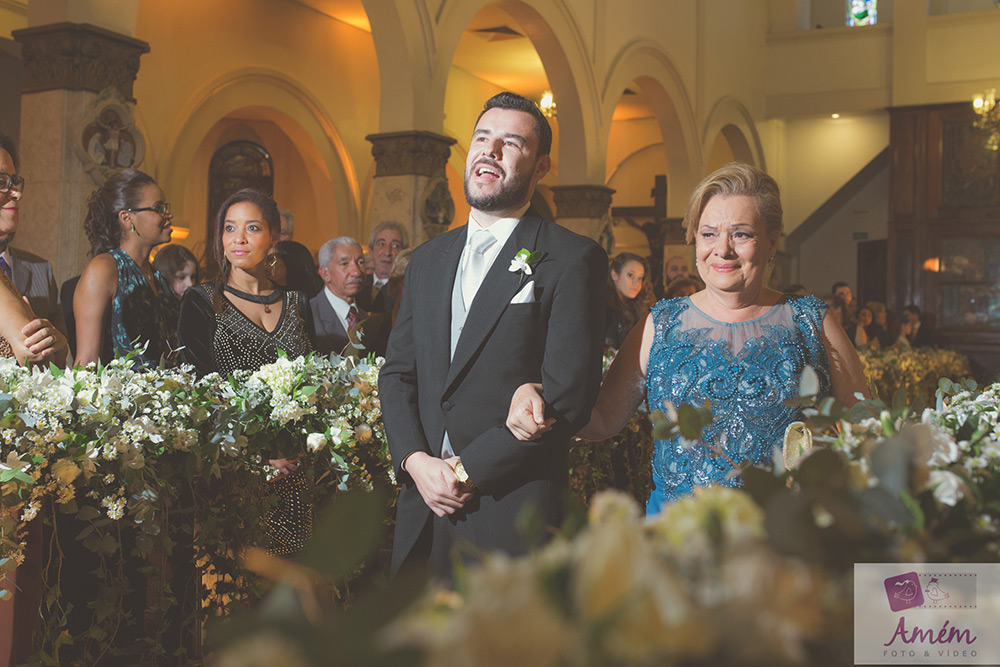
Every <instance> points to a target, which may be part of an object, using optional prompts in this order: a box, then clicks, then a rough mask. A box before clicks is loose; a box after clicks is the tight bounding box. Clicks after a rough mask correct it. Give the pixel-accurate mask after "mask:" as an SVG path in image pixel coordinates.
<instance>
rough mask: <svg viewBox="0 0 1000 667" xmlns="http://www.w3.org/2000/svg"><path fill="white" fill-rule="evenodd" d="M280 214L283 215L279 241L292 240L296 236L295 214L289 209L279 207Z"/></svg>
mask: <svg viewBox="0 0 1000 667" xmlns="http://www.w3.org/2000/svg"><path fill="white" fill-rule="evenodd" d="M278 215H280V216H281V231H280V232H279V233H278V240H279V241H291V240H292V237H293V236H295V216H294V215H292V212H291V211H289V210H288V209H284V208H279V209H278Z"/></svg>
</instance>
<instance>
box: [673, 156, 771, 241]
mask: <svg viewBox="0 0 1000 667" xmlns="http://www.w3.org/2000/svg"><path fill="white" fill-rule="evenodd" d="M716 195H723V196H727V197H731V196H737V195H740V196H745V197H753V198H754V200H755V201H756V202H757V215H758V217H759V218H760V219H761V220H763V221H764V225H765V226H766V227H767V233H768V234H769V235H771V236H773V237H774V238H775V239H777V238H778V237H779V236H781V227H782V225H781V215H782V213H781V191H780V189H779V188H778V183H777V182H776V181H775V180H774V179H773V178H771V177H770V176H768V175H767V174H765V173H764V172H763V171H761V170H760V169H758V168H757V167H755V166H753V165H750V164H745V163H743V162H730V163H729V164H727V165H726V166H724V167H720V168H719V169H716V170H715V171H713V172H712V173H711V174H709V175H708V176H707V177H705V180H703V181H702V182H701V183H699V184H698V187H697V188H695V189H694V192H693V193H691V200H690V201H689V202H688V209H687V213H686V214H685V215H684V226H685V227H686V228H687V232H686V234H685V236H686V238H687V242H688V243H694V235H695V232H697V231H698V221H699V220H700V219H701V214H702V212H703V211H704V210H705V206H706V205H707V204H708V202H709V200H710V199H712V197H715V196H716Z"/></svg>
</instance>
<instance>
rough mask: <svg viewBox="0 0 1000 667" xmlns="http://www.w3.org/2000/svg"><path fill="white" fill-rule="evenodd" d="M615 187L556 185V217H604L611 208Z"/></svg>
mask: <svg viewBox="0 0 1000 667" xmlns="http://www.w3.org/2000/svg"><path fill="white" fill-rule="evenodd" d="M614 193H615V190H614V188H609V187H605V186H603V185H556V186H553V187H552V198H553V199H554V200H555V202H556V218H560V219H561V218H595V219H596V218H603V217H604V216H606V215H607V214H608V211H609V210H610V209H611V195H613V194H614Z"/></svg>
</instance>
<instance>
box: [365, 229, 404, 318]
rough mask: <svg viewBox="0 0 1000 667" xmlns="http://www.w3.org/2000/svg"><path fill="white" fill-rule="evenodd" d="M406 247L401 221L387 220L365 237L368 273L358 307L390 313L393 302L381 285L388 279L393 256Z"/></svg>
mask: <svg viewBox="0 0 1000 667" xmlns="http://www.w3.org/2000/svg"><path fill="white" fill-rule="evenodd" d="M406 247H407V244H406V229H404V228H403V226H402V225H401V224H399V223H398V222H392V221H387V222H382V223H379V224H378V225H376V226H375V229H373V230H372V233H371V236H370V237H369V239H368V251H369V252H370V253H371V260H372V273H369V274H366V275H365V281H364V284H363V285H362V286H361V291H360V292H359V293H358V306H360V307H361V308H363V309H365V310H367V311H369V312H372V313H386V312H388V313H391V312H392V309H393V305H394V304H393V303H392V299H390V298H388V295H387V294H386V292H385V286H386V283H388V282H389V275H390V274H391V273H392V265H393V263H394V262H395V261H396V255H398V254H399V251H400V250H404V249H405V248H406Z"/></svg>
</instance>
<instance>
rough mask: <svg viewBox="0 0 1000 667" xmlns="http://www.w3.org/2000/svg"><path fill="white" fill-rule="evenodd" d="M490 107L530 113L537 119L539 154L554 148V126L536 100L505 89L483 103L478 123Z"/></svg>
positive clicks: (547, 152) (536, 129)
mask: <svg viewBox="0 0 1000 667" xmlns="http://www.w3.org/2000/svg"><path fill="white" fill-rule="evenodd" d="M490 109H512V110H514V111H523V112H524V113H526V114H530V115H531V116H532V117H534V119H535V134H536V135H538V155H540V156H541V155H548V154H549V151H551V150H552V128H551V127H549V119H548V118H546V117H545V116H544V115H543V114H542V112H541V110H540V109H539V108H538V105H536V104H535V103H534V102H532V101H531V100H529V99H528V98H527V97H523V96H521V95H518V94H517V93H511V92H509V91H504V92H502V93H497V94H496V95H494V96H493V97H491V98H490V99H488V100H486V103H485V104H483V110H482V111H481V112H479V116H478V117H477V118H476V125H479V119H480V118H482V117H483V114H484V113H486V112H487V111H489V110H490Z"/></svg>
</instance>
